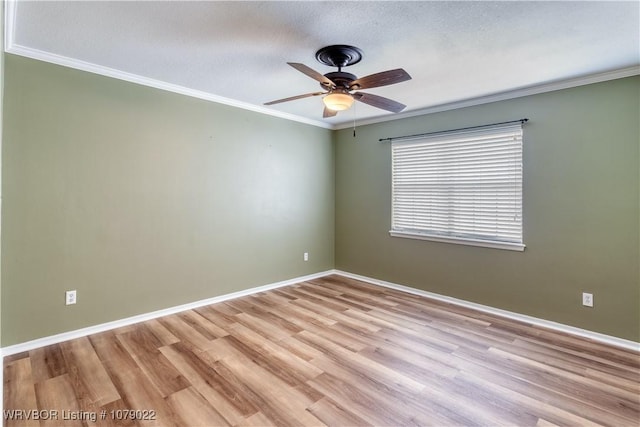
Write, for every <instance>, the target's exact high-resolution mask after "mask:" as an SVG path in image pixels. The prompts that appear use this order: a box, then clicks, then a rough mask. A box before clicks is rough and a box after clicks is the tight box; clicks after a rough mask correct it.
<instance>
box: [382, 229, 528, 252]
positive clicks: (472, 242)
mask: <svg viewBox="0 0 640 427" xmlns="http://www.w3.org/2000/svg"><path fill="white" fill-rule="evenodd" d="M389 234H390V235H391V236H393V237H403V238H405V239H417V240H429V241H432V242H441V243H453V244H456V245H467V246H480V247H484V248H492V249H504V250H508V251H519V252H522V251H524V248H525V247H526V246H525V245H523V244H522V243H509V242H494V241H490V240H479V239H463V238H461V237H444V236H434V235H431V234H420V233H410V232H407V231H395V230H391V231H389Z"/></svg>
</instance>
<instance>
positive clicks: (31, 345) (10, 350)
mask: <svg viewBox="0 0 640 427" xmlns="http://www.w3.org/2000/svg"><path fill="white" fill-rule="evenodd" d="M329 274H333V270H330V271H323V272H320V273H315V274H310V275H307V276H300V277H296V278H293V279H288V280H283V281H281V282H276V283H271V284H268V285H263V286H258V287H255V288H250V289H245V290H242V291H238V292H232V293H230V294H225V295H220V296H217V297H213V298H207V299H203V300H200V301H194V302H190V303H187V304H182V305H177V306H175V307H169V308H165V309H162V310H157V311H152V312H150V313H144V314H139V315H137V316H132V317H127V318H125V319H120V320H114V321H112V322H107V323H102V324H99V325H94V326H89V327H87V328H82V329H77V330H75V331H69V332H63V333H61V334H57V335H51V336H48V337H43V338H38V339H35V340H32V341H27V342H23V343H20V344H15V345H11V346H8V347H4V348H2V349H0V359H1V358H2V357H5V356H9V355H12V354H17V353H22V352H24V351H29V350H33V349H36V348H40V347H45V346H48V345H52V344H58V343H61V342H64V341H68V340H72V339H75V338H80V337H85V336H87V335H92V334H97V333H100V332H105V331H109V330H111V329H116V328H120V327H123V326H128V325H132V324H134V323H140V322H144V321H146V320H151V319H157V318H158V317H162V316H168V315H170V314H175V313H180V312H182V311H186V310H192V309H194V308H198V307H203V306H205V305H210V304H215V303H218V302H223V301H228V300H231V299H235V298H239V297H243V296H247V295H252V294H256V293H258V292H264V291H268V290H271V289H276V288H281V287H283V286H288V285H293V284H294V283H300V282H304V281H305V280H311V279H317V278H320V277H324V276H327V275H329Z"/></svg>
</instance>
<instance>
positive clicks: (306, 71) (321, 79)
mask: <svg viewBox="0 0 640 427" xmlns="http://www.w3.org/2000/svg"><path fill="white" fill-rule="evenodd" d="M287 64H289V65H291V66H292V67H293V68H295V69H296V70H298V71H300V72H301V73H303V74H306V75H307V76H309V77H311V78H312V79H314V80H317V81H319V82H320V83H322V86H326V87H327V88H333V87H335V84H333V82H332V81H331V80H329V79H328V78H326V77H325V76H323V75H322V74H320V73H319V72H317V71H316V70H314V69H312V68H309V67H307V66H306V65H304V64H299V63H297V62H287Z"/></svg>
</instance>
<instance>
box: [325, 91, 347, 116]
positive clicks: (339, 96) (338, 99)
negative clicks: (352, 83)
mask: <svg viewBox="0 0 640 427" xmlns="http://www.w3.org/2000/svg"><path fill="white" fill-rule="evenodd" d="M322 102H324V105H325V106H326V107H327V108H328V109H330V110H333V111H343V110H347V109H349V108H350V107H351V106H352V105H353V96H351V95H350V94H349V93H344V92H331V93H330V94H328V95H327V96H325V97H324V98H322Z"/></svg>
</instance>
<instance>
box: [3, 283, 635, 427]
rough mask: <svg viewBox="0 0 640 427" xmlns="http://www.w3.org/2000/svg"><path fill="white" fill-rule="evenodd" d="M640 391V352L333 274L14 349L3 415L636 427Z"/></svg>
mask: <svg viewBox="0 0 640 427" xmlns="http://www.w3.org/2000/svg"><path fill="white" fill-rule="evenodd" d="M639 383H640V361H639V355H638V353H633V352H630V351H624V350H621V349H617V348H613V347H608V346H605V345H602V344H598V343H593V342H589V341H587V340H583V339H579V338H576V337H572V336H568V335H564V334H560V333H556V332H552V331H549V330H544V329H540V328H536V327H532V326H530V325H525V324H522V323H517V322H514V321H509V320H505V319H502V318H498V317H493V316H490V315H487V314H482V313H478V312H474V311H472V310H468V309H464V308H460V307H456V306H452V305H448V304H444V303H440V302H434V301H431V300H429V299H425V298H422V297H418V296H414V295H410V294H405V293H402V292H398V291H394V290H389V289H386V288H380V287H376V286H372V285H369V284H365V283H362V282H358V281H355V280H351V279H346V278H343V277H340V276H329V277H325V278H322V279H318V280H313V281H310V282H304V283H300V284H297V285H292V286H288V287H284V288H280V289H278V290H272V291H268V292H263V293H260V294H256V295H253V296H249V297H243V298H239V299H235V300H232V301H228V302H225V303H220V304H215V305H211V306H207V307H204V308H199V309H196V310H192V311H187V312H184V313H180V314H176V315H172V316H168V317H164V318H160V319H156V320H152V321H148V322H144V323H140V324H137V325H133V326H129V327H125V328H121V329H117V330H113V331H110V332H105V333H101V334H97V335H92V336H89V337H86V338H80V339H76V340H73V341H68V342H64V343H61V344H58V345H52V346H49V347H45V348H40V349H37V350H33V351H29V352H28V353H23V354H18V355H14V356H10V357H8V358H6V359H5V364H4V396H5V401H4V405H5V408H4V409H5V425H7V426H13V425H41V426H49V425H57V426H59V425H64V426H75V425H94V424H98V425H127V426H134V425H161V426H172V425H178V426H218V425H221V426H226V425H230V426H270V425H275V426H307V425H314V426H315V425H319V426H322V425H332V426H365V425H376V426H411V425H421V426H423V425H424V426H426V425H463V426H471V425H491V426H493V425H518V426H527V425H545V426H546V425H581V426H582V425H584V426H587V425H609V426H637V425H638V424H639V422H640V402H639V394H640V385H639ZM18 409H24V410H34V409H39V410H56V411H59V414H58V420H46V421H44V420H43V421H33V420H32V421H24V420H23V421H15V420H7V419H6V418H7V412H6V411H7V410H18ZM126 410H139V412H138V413H137V415H139V416H140V415H141V416H145V415H146V416H147V417H149V416H154V415H155V421H151V420H147V421H133V420H130V419H129V420H127V419H126V415H135V414H136V413H135V412H126ZM64 411H66V412H64ZM103 411H104V412H103ZM142 411H150V412H146V413H145V412H142ZM49 414H50V413H49ZM83 414H84V415H83ZM91 414H95V415H96V416H97V421H96V422H95V423H94V422H93V421H92V420H91ZM103 414H104V417H105V419H104V420H101V419H100V418H101V415H103ZM70 416H75V417H76V418H82V417H84V418H85V419H83V420H63V419H62V417H70ZM114 418H125V419H124V420H116V419H114Z"/></svg>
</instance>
